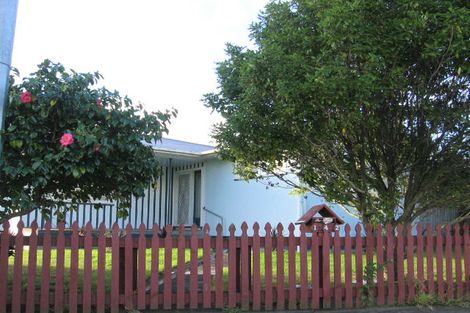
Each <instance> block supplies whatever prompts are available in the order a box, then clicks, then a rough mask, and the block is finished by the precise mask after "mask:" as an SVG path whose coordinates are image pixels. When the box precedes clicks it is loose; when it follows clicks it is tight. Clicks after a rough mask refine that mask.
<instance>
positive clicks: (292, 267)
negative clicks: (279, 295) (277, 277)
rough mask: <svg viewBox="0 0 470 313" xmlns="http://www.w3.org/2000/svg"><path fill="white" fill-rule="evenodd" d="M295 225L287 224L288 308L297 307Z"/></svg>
mask: <svg viewBox="0 0 470 313" xmlns="http://www.w3.org/2000/svg"><path fill="white" fill-rule="evenodd" d="M294 230H295V226H294V224H292V223H290V224H289V239H288V244H289V310H294V309H295V308H296V307H297V283H296V264H295V263H296V261H295V255H296V248H297V245H296V238H295V235H294Z"/></svg>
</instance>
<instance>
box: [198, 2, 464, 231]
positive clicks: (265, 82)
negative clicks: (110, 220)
mask: <svg viewBox="0 0 470 313" xmlns="http://www.w3.org/2000/svg"><path fill="white" fill-rule="evenodd" d="M469 16H470V2H468V1H465V0H462V1H456V0H452V1H450V0H447V1H446V0H416V1H409V0H379V1H366V0H356V1H344V0H292V1H275V2H271V3H270V4H268V5H267V6H266V8H265V11H264V12H263V13H262V14H261V15H260V17H259V20H258V21H257V22H255V23H254V24H252V26H251V39H252V40H253V42H254V44H255V48H254V49H247V48H243V47H239V46H236V45H233V44H228V45H227V48H226V52H227V55H228V58H227V59H226V60H225V61H222V62H220V63H219V64H218V66H217V74H218V79H219V80H218V81H219V89H218V90H217V91H216V92H213V93H210V94H207V95H205V97H204V99H205V103H206V105H207V106H208V107H210V108H212V109H214V110H216V111H218V112H220V113H221V114H222V115H223V117H225V122H223V123H221V124H219V125H217V126H216V127H215V130H214V137H215V139H216V140H217V142H218V147H219V149H220V151H221V153H222V155H223V156H224V157H225V158H227V159H230V160H234V161H236V162H237V164H238V165H239V172H240V173H242V174H243V175H244V176H245V177H246V178H253V177H256V175H257V174H256V172H254V171H253V169H262V170H264V171H266V172H269V173H271V174H275V175H277V176H278V177H280V178H285V177H286V176H285V174H288V172H289V171H293V172H295V173H297V174H298V176H300V178H301V180H302V182H303V183H304V184H305V185H306V186H307V187H308V188H309V189H311V190H312V192H314V193H318V194H320V195H322V196H324V197H325V198H326V199H327V200H330V201H335V202H337V203H340V204H344V205H349V206H353V207H355V208H357V209H358V211H359V212H360V214H361V215H362V218H363V220H364V221H367V222H397V221H400V222H409V221H412V220H413V219H414V218H415V217H416V216H417V215H419V214H420V213H422V212H424V211H425V210H427V209H429V208H436V207H438V208H448V207H455V206H458V207H469V206H470V197H469V195H468V190H470V189H469V187H470V186H469V177H470V175H469V174H470V170H469V157H470V155H469V116H470V110H469V107H470V99H469V88H470V62H469V61H470V60H469V58H470V19H469V18H468V17H469ZM285 165H288V166H287V167H286V166H285ZM284 168H288V169H289V170H288V171H283V169H284ZM291 183H294V182H291Z"/></svg>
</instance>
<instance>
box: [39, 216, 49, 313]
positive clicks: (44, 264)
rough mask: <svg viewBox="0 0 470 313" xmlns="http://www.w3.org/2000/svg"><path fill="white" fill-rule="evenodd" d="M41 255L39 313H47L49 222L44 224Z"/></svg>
mask: <svg viewBox="0 0 470 313" xmlns="http://www.w3.org/2000/svg"><path fill="white" fill-rule="evenodd" d="M42 249H43V252H42V253H43V254H42V280H41V305H40V311H41V312H49V303H50V302H49V300H50V299H49V291H50V279H51V277H50V273H51V221H50V220H48V221H47V222H46V228H45V231H44V244H43V248H42Z"/></svg>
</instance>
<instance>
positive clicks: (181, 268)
mask: <svg viewBox="0 0 470 313" xmlns="http://www.w3.org/2000/svg"><path fill="white" fill-rule="evenodd" d="M178 232H179V234H178V267H177V273H176V309H178V310H181V309H184V304H185V303H184V288H185V277H184V276H185V274H184V272H185V267H186V264H185V260H184V257H185V240H186V239H185V237H184V224H180V226H179V228H178Z"/></svg>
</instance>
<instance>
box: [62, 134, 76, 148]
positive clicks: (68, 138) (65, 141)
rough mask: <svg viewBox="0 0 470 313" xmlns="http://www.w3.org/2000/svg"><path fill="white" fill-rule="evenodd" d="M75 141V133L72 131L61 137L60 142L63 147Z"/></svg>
mask: <svg viewBox="0 0 470 313" xmlns="http://www.w3.org/2000/svg"><path fill="white" fill-rule="evenodd" d="M73 142H74V139H73V135H72V134H70V133H65V134H63V135H62V137H61V138H60V144H61V145H62V147H67V146H70V145H71V144H73Z"/></svg>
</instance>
